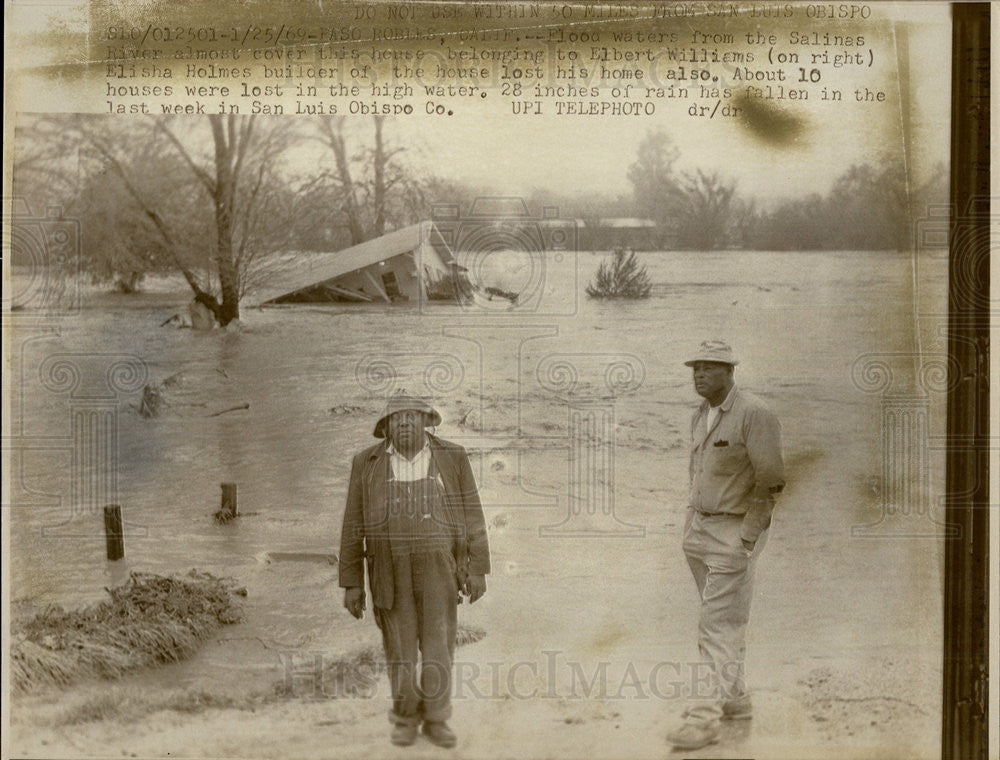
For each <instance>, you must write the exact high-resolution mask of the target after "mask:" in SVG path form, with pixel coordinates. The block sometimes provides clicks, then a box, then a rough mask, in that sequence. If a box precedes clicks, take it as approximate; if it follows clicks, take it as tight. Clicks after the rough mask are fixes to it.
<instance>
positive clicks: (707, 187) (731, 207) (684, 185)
mask: <svg viewBox="0 0 1000 760" xmlns="http://www.w3.org/2000/svg"><path fill="white" fill-rule="evenodd" d="M679 158H680V151H679V150H678V149H677V147H676V146H675V145H674V142H673V140H672V139H671V137H670V136H669V135H668V134H667V133H666V132H664V131H662V130H655V131H652V132H650V133H648V134H647V135H646V137H645V138H643V140H642V142H641V143H640V144H639V150H638V154H637V156H636V161H635V163H633V164H632V165H631V166H630V167H629V168H628V179H629V182H631V183H632V191H633V194H634V197H635V205H636V208H637V210H638V211H639V212H640V213H641V214H642V215H643V216H645V217H648V218H650V219H652V220H653V221H655V222H656V223H657V225H658V227H659V228H660V230H661V235H660V238H661V239H660V243H661V245H664V244H668V243H671V242H672V243H674V244H675V245H677V246H680V247H682V248H692V249H695V250H710V249H713V248H720V247H722V246H725V245H727V244H728V243H729V240H730V238H731V237H732V234H733V231H734V222H735V219H734V216H735V213H736V210H737V209H736V207H737V204H738V199H737V197H736V183H735V182H734V181H732V180H728V179H724V178H723V177H722V176H721V175H720V174H719V173H718V172H705V171H703V170H702V169H696V170H695V171H694V172H681V173H678V172H675V170H674V165H675V164H676V163H677V160H678V159H679Z"/></svg>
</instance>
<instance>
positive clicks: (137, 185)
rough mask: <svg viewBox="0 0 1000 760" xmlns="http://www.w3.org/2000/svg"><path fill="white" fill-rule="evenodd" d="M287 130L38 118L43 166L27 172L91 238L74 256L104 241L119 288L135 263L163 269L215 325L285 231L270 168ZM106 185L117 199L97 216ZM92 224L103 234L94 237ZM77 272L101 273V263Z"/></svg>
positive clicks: (287, 213)
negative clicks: (59, 196)
mask: <svg viewBox="0 0 1000 760" xmlns="http://www.w3.org/2000/svg"><path fill="white" fill-rule="evenodd" d="M206 126H207V127H208V129H207V130H206V129H205V127H206ZM288 132H289V122H288V121H287V120H281V119H271V120H265V119H263V118H262V117H258V116H235V115H230V116H222V115H213V116H208V117H207V119H204V120H198V121H172V120H169V119H167V118H164V117H151V118H149V119H146V120H143V121H139V122H128V124H124V123H123V122H121V121H116V120H113V119H108V118H102V117H89V116H82V115H70V116H68V117H67V116H58V117H45V118H44V119H43V120H40V121H39V122H37V123H36V124H35V125H34V129H33V135H32V139H33V141H34V143H35V144H36V145H40V146H41V148H42V151H43V154H44V151H48V152H49V155H50V156H53V157H54V158H52V159H50V160H49V161H48V162H42V161H35V166H34V168H32V165H31V163H30V162H29V164H28V167H27V169H28V170H31V171H34V172H35V173H36V174H38V173H39V172H46V173H49V174H54V175H58V176H60V177H62V178H63V184H64V185H65V186H66V188H68V189H67V194H68V195H69V196H70V198H69V203H71V204H75V208H76V210H77V211H78V212H79V215H80V218H81V222H82V223H84V224H85V225H86V226H87V227H89V228H91V229H90V232H89V233H85V241H86V239H87V234H89V235H90V236H91V238H92V239H95V240H96V241H97V242H96V243H95V245H92V246H90V247H89V248H88V249H85V253H88V252H93V251H94V249H95V248H98V249H101V250H103V251H104V252H105V253H104V254H103V255H105V256H107V251H108V248H107V247H106V245H108V244H110V246H111V251H112V255H111V257H110V258H111V260H112V262H115V263H113V265H112V266H111V267H110V271H113V272H115V273H116V275H117V274H122V273H123V272H121V271H120V270H122V269H123V268H124V270H125V271H124V276H125V277H124V279H125V280H126V281H127V280H132V281H135V279H136V275H137V274H138V272H137V271H136V270H135V269H134V267H136V266H138V265H140V264H142V263H145V264H146V265H148V266H152V265H153V264H154V263H155V265H157V266H159V265H160V264H164V265H165V264H166V263H169V266H170V268H172V269H174V270H176V271H178V272H180V274H181V275H182V276H183V277H184V279H185V281H186V282H187V283H188V285H189V287H190V288H191V290H192V291H193V293H194V296H195V298H196V299H197V300H198V301H200V302H201V303H203V304H205V305H206V306H207V307H208V308H210V309H211V310H212V312H213V313H214V315H215V317H216V319H217V320H218V322H219V324H221V325H226V324H228V323H229V322H230V321H232V320H233V319H236V318H238V317H239V301H240V298H241V297H242V295H243V294H244V293H245V292H246V289H247V287H248V285H249V283H250V281H251V279H252V274H253V272H254V269H255V267H256V266H257V265H258V263H259V261H260V259H261V258H262V257H264V256H266V255H267V254H269V253H271V252H273V251H275V250H277V249H278V248H280V247H281V245H282V242H283V241H284V240H286V239H287V237H288V230H289V229H291V228H292V227H293V226H294V225H293V223H292V222H293V219H294V214H295V213H296V212H297V207H296V205H295V204H289V203H287V202H286V201H283V200H282V197H283V195H284V194H283V193H282V190H283V189H284V188H283V184H284V183H283V180H282V178H281V177H280V175H279V173H278V172H277V165H278V159H279V157H280V156H281V153H282V152H283V151H284V148H285V145H286V144H287V139H286V137H287V134H288ZM33 155H34V154H33V153H31V152H29V156H33ZM74 158H75V159H76V161H73V160H72V159H74ZM53 164H55V166H53ZM105 188H107V189H109V191H110V192H111V193H114V194H117V195H118V196H119V198H120V200H122V201H123V202H121V203H119V204H116V205H115V207H114V208H113V209H112V208H108V205H109V204H108V199H101V198H99V197H98V196H99V195H100V194H101V193H102V192H103V191H104V190H105ZM102 220H103V222H104V223H106V224H110V225H113V226H112V228H111V229H107V230H94V229H93V228H94V226H95V225H100V224H101V223H102ZM154 254H155V255H154ZM151 256H152V258H150V257H151ZM122 262H125V263H126V265H125V266H124V267H123V266H122ZM88 268H90V269H91V271H95V270H96V271H100V269H101V264H100V263H98V264H97V265H96V266H88ZM119 279H122V278H119Z"/></svg>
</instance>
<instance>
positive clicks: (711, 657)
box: [683, 509, 767, 722]
mask: <svg viewBox="0 0 1000 760" xmlns="http://www.w3.org/2000/svg"><path fill="white" fill-rule="evenodd" d="M742 525H743V517H742V515H705V514H702V513H701V512H697V511H695V510H693V509H689V510H688V516H687V523H686V524H685V527H684V542H683V547H684V556H685V557H687V561H688V565H689V566H690V567H691V573H692V574H693V575H694V582H695V585H696V586H697V588H698V594H699V596H700V598H701V610H700V613H699V616H698V651H699V653H700V656H701V672H700V673H698V674H696V675H697V677H696V678H694V679H692V681H693V683H695V684H697V685H699V688H698V689H696V690H695V691H696V693H694V694H692V695H691V696H692V706H691V707H690V708H689V709H688V711H687V716H688V718H689V719H690V720H693V721H704V722H713V721H716V720H719V719H720V718H721V717H722V703H723V702H724V701H727V700H733V699H739V698H740V697H743V696H745V695H746V694H747V688H746V682H745V679H744V666H743V662H744V657H745V654H746V631H747V623H748V622H749V620H750V600H751V598H752V595H753V574H754V567H755V565H756V562H757V557H758V556H759V555H760V552H761V550H762V549H763V548H764V544H765V543H766V541H767V531H766V530H765V531H764V532H763V533H761V535H760V538H758V539H757V543H756V544H755V545H754V549H753V551H752V552H748V551H747V550H746V549H744V548H743V543H742V541H741V540H740V528H741V527H742ZM706 678H707V682H706V681H705V680H704V679H706ZM701 686H704V688H701Z"/></svg>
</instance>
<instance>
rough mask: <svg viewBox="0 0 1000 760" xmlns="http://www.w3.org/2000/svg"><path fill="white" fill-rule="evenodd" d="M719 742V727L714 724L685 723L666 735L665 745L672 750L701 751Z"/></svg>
mask: <svg viewBox="0 0 1000 760" xmlns="http://www.w3.org/2000/svg"><path fill="white" fill-rule="evenodd" d="M717 741H719V727H718V725H716V724H715V723H693V722H688V723H685V724H684V725H683V726H681V727H680V728H678V729H675V730H673V731H671V732H670V733H669V734H667V743H668V744H672V745H673V747H674V749H701V748H702V747H707V746H708V745H709V744H715V742H717Z"/></svg>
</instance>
